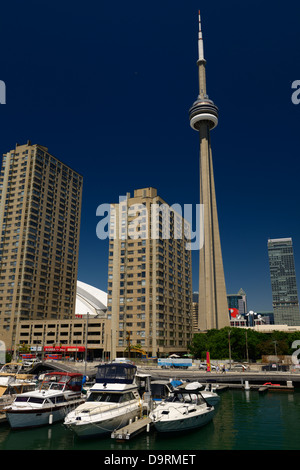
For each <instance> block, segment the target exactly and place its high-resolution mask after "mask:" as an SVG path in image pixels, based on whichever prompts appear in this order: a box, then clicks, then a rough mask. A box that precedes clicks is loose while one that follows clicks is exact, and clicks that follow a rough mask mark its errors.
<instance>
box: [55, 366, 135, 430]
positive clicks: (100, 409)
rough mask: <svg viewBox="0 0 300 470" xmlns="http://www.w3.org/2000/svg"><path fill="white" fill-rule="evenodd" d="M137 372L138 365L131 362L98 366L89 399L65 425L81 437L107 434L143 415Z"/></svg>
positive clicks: (72, 413) (73, 412)
mask: <svg viewBox="0 0 300 470" xmlns="http://www.w3.org/2000/svg"><path fill="white" fill-rule="evenodd" d="M135 374H136V366H134V365H132V364H125V363H122V364H121V363H110V364H104V365H100V366H98V370H97V374H96V382H95V385H93V387H92V388H91V389H90V394H89V396H88V398H87V400H86V402H85V403H84V404H82V405H80V406H79V407H77V408H76V409H75V410H73V411H71V412H70V413H69V414H68V415H67V416H66V418H65V420H64V424H65V425H66V426H67V427H68V428H69V429H71V430H72V431H74V432H75V433H76V434H77V436H79V437H90V436H104V435H106V434H110V433H111V432H113V431H115V430H117V429H120V428H121V427H123V426H126V425H127V424H128V423H129V421H130V420H131V419H132V420H133V419H134V418H135V417H136V416H141V414H142V400H141V398H140V395H139V393H138V385H137V383H136V380H135Z"/></svg>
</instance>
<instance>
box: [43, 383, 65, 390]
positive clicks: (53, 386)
mask: <svg viewBox="0 0 300 470" xmlns="http://www.w3.org/2000/svg"><path fill="white" fill-rule="evenodd" d="M64 388H65V384H63V383H62V384H61V383H57V382H44V383H42V385H41V388H40V390H64Z"/></svg>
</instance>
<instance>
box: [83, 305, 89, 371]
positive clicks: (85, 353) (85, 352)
mask: <svg viewBox="0 0 300 470" xmlns="http://www.w3.org/2000/svg"><path fill="white" fill-rule="evenodd" d="M88 327H89V312H86V327H85V351H84V361H85V364H84V375H85V376H86V361H87V336H88Z"/></svg>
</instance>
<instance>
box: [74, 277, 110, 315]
mask: <svg viewBox="0 0 300 470" xmlns="http://www.w3.org/2000/svg"><path fill="white" fill-rule="evenodd" d="M106 310H107V293H106V292H104V291H102V290H100V289H97V288H96V287H93V286H90V285H89V284H86V283H85V282H81V281H77V291H76V306H75V315H76V316H79V315H80V316H81V315H86V314H87V313H89V314H90V315H99V314H101V313H102V314H103V313H105V312H106Z"/></svg>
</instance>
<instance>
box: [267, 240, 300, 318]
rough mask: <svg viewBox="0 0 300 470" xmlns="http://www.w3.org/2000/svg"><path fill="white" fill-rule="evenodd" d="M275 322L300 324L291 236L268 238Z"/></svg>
mask: <svg viewBox="0 0 300 470" xmlns="http://www.w3.org/2000/svg"><path fill="white" fill-rule="evenodd" d="M268 255H269V265H270V275H271V286H272V297H273V313H274V323H275V324H276V325H284V324H285V325H289V326H300V311H299V301H298V291H297V282H296V271H295V262H294V252H293V242H292V239H291V238H277V239H269V240H268Z"/></svg>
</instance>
